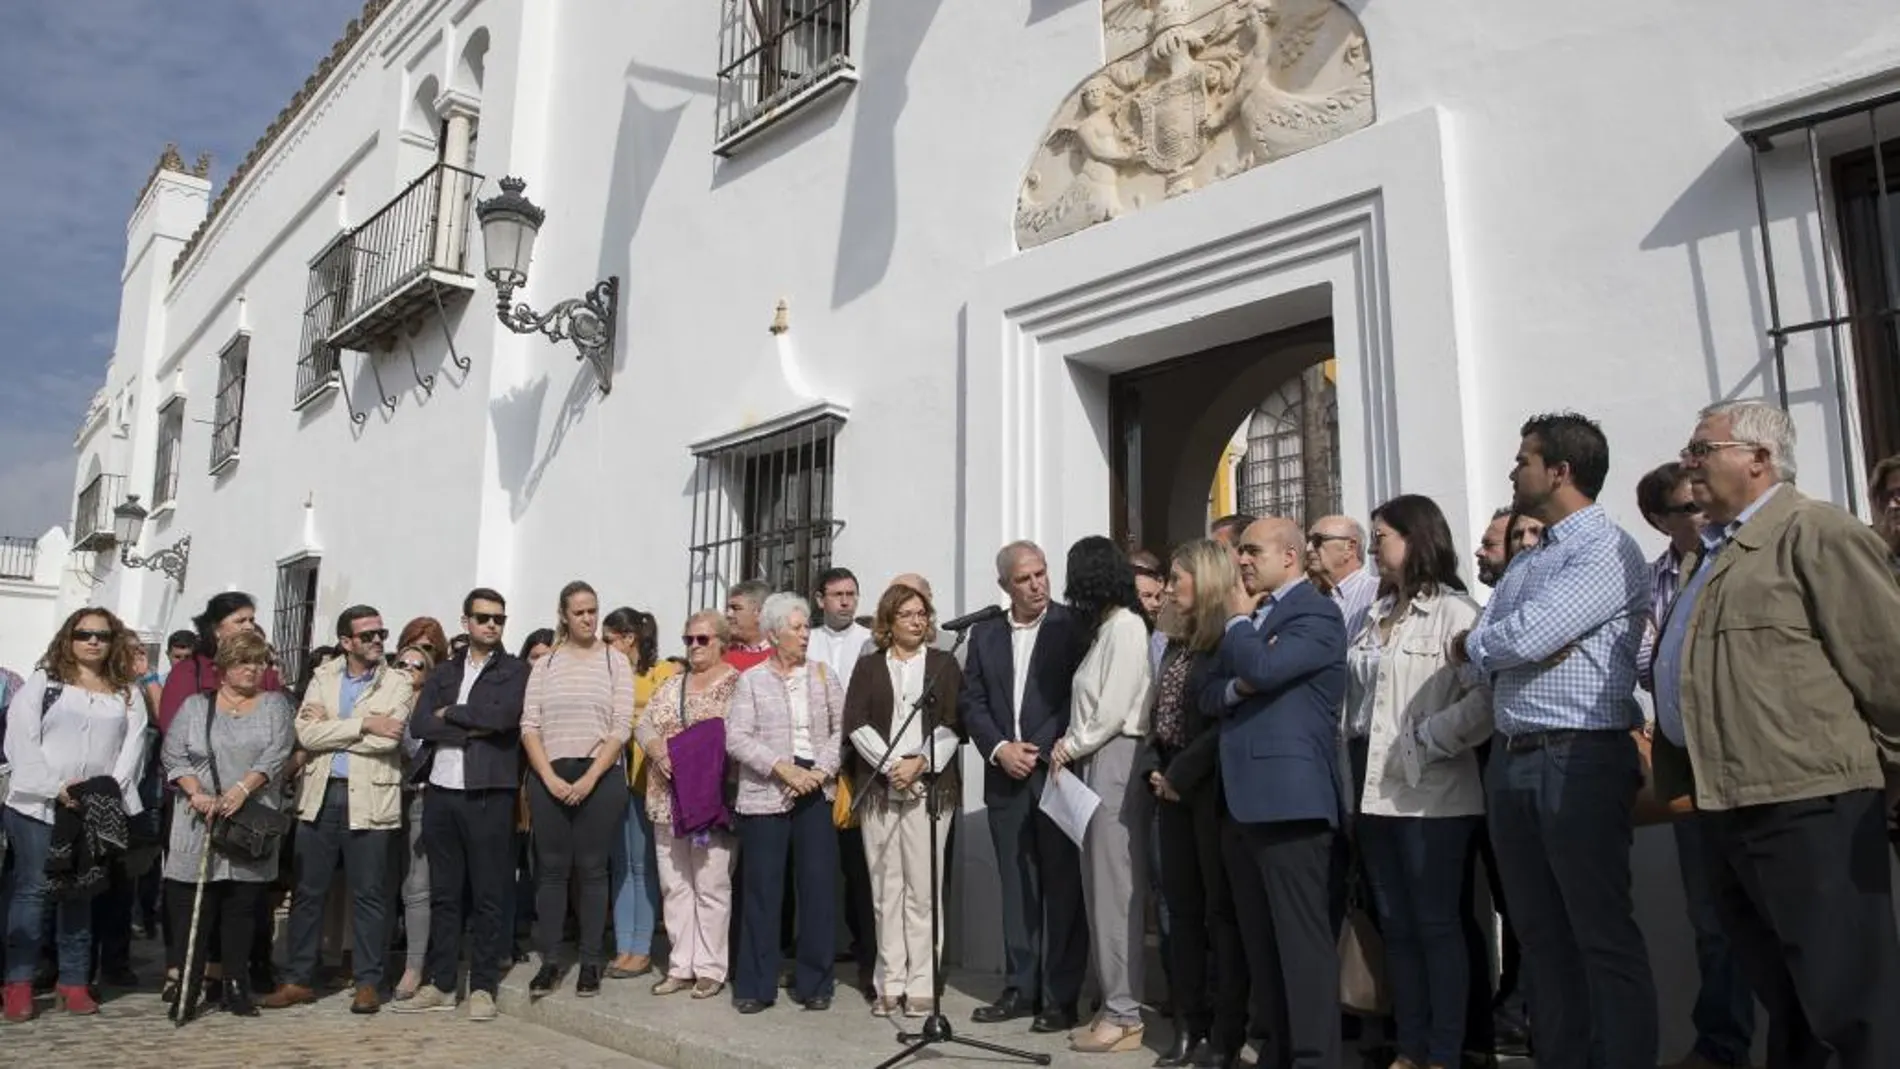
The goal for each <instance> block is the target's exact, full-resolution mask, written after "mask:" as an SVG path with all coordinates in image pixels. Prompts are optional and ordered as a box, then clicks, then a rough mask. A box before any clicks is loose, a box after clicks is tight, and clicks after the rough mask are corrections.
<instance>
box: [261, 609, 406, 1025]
mask: <svg viewBox="0 0 1900 1069" xmlns="http://www.w3.org/2000/svg"><path fill="white" fill-rule="evenodd" d="M336 632H337V641H338V644H339V645H341V646H342V648H343V656H341V657H338V658H336V659H334V660H332V661H330V662H329V663H328V664H325V665H324V666H323V667H321V668H319V669H317V671H316V674H315V675H314V676H312V677H311V680H310V687H309V689H308V690H307V691H305V693H304V702H303V708H302V709H300V710H298V712H297V745H298V746H300V747H302V748H303V749H304V750H306V751H308V752H309V754H310V759H309V761H307V762H306V763H305V764H304V766H303V772H302V781H301V782H300V783H299V784H298V790H297V819H298V826H297V847H296V849H297V893H296V897H295V898H294V899H293V900H292V902H291V907H290V948H289V954H288V958H289V969H288V971H287V973H286V976H287V979H288V982H287V983H285V984H284V986H282V987H280V988H278V989H277V990H276V991H275V992H273V993H272V994H271V995H270V996H268V997H267V998H265V999H264V1001H263V1003H262V1005H263V1006H264V1008H265V1009H283V1008H286V1007H289V1006H296V1005H301V1004H302V1003H306V1002H314V1001H316V992H315V991H314V990H313V989H312V981H313V980H314V978H315V974H316V969H317V952H318V941H319V938H320V936H321V932H322V927H323V905H324V897H325V895H326V894H327V893H328V892H329V889H330V878H331V875H332V874H333V873H334V872H335V871H336V866H337V862H338V861H339V860H341V861H342V863H343V874H344V878H345V880H346V881H347V882H348V884H349V889H350V901H351V905H352V907H353V911H354V912H353V917H352V927H353V928H354V931H355V936H356V948H355V968H356V985H357V986H356V998H355V1000H354V1001H353V1002H352V1003H351V1005H350V1012H352V1013H375V1012H376V1011H377V1010H378V1009H379V1008H380V1007H381V1004H382V999H381V996H380V995H379V994H378V990H377V989H378V988H379V987H380V986H381V984H382V979H383V959H384V957H385V952H386V951H387V949H388V940H389V924H388V921H389V900H390V897H391V896H390V879H391V873H390V862H391V859H392V857H393V852H392V850H391V843H392V841H393V837H394V836H396V835H397V834H399V833H400V829H401V826H402V751H401V744H400V740H401V739H402V729H403V721H404V720H405V719H407V718H408V716H409V710H410V709H411V708H412V707H413V706H414V704H415V693H414V691H413V690H412V689H411V687H410V683H409V677H408V676H407V675H406V674H404V673H402V672H398V671H393V670H391V669H390V668H389V667H388V666H386V665H385V664H384V663H383V642H384V640H386V639H387V638H388V637H389V629H388V628H387V627H385V626H384V625H383V619H382V615H381V614H380V613H378V612H377V611H376V610H375V609H373V608H370V607H369V606H367V605H357V606H354V607H352V608H349V609H345V610H344V611H343V614H342V615H341V616H339V617H338V618H337V625H336Z"/></svg>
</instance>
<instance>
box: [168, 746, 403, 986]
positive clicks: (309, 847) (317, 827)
mask: <svg viewBox="0 0 1900 1069" xmlns="http://www.w3.org/2000/svg"><path fill="white" fill-rule="evenodd" d="M397 834H398V833H397V832H396V831H395V830H394V829H377V830H374V831H370V830H364V831H352V830H350V786H349V784H348V783H347V782H345V781H344V780H341V779H333V780H331V781H330V784H329V786H328V787H326V788H325V789H324V792H323V808H322V809H320V810H319V811H318V812H317V819H316V820H314V821H301V822H299V823H298V825H297V894H296V897H295V898H294V899H292V901H291V903H290V964H289V971H288V974H287V975H286V977H285V979H287V980H288V981H289V982H290V983H293V984H297V985H299V986H301V987H310V986H311V985H312V983H313V982H314V981H315V979H316V975H317V957H318V954H319V951H320V950H321V949H322V948H321V946H320V944H321V942H322V939H323V905H324V899H325V898H327V897H328V896H329V893H330V879H331V877H332V876H334V875H335V874H336V866H337V862H338V861H341V862H342V863H343V875H344V879H345V883H346V885H347V886H348V887H349V890H350V907H351V913H350V925H351V928H352V929H353V931H354V933H355V937H356V938H355V956H354V957H353V958H352V959H351V961H352V968H353V969H355V971H356V983H357V986H359V987H365V986H366V987H381V986H382V982H383V965H384V960H383V959H384V958H386V957H387V956H388V950H389V872H390V867H389V861H390V846H389V844H390V842H391V840H393V839H394V838H395V837H396V835H397ZM259 886H262V885H261V884H260V885H259ZM167 897H169V894H168V895H167ZM245 920H246V923H247V924H248V923H251V921H252V919H251V918H248V917H247V918H245ZM246 931H249V929H248V928H247V929H246ZM224 938H225V939H227V940H228V939H229V938H230V934H229V933H228V932H226V933H225V934H224ZM225 945H226V946H229V945H230V944H229V943H228V942H227V943H226V944H225ZM224 960H225V961H226V962H227V963H228V962H237V961H243V960H245V959H244V958H243V957H236V958H233V957H226V958H225V959H224ZM227 974H231V973H230V970H227Z"/></svg>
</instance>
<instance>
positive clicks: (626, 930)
mask: <svg viewBox="0 0 1900 1069" xmlns="http://www.w3.org/2000/svg"><path fill="white" fill-rule="evenodd" d="M600 630H601V633H602V634H604V635H605V636H606V637H607V643H608V645H611V646H612V647H613V648H614V649H616V650H618V651H620V652H621V653H622V654H624V655H625V656H626V658H627V660H629V661H631V662H632V663H633V670H634V676H633V723H634V726H635V727H636V728H638V727H639V724H640V717H641V715H642V714H644V713H645V712H646V707H647V701H648V699H650V698H652V697H653V692H654V691H656V690H658V689H659V686H660V684H661V682H663V681H664V680H666V679H667V678H668V677H670V676H672V675H673V673H674V672H676V671H678V667H677V666H676V665H674V664H673V662H671V661H662V660H660V627H659V622H658V621H656V620H655V619H654V618H653V614H652V613H648V612H641V611H640V610H639V609H627V608H620V609H615V610H614V611H612V612H610V613H608V614H607V618H606V619H605V620H603V621H601V625H600ZM627 750H628V753H627V789H628V790H629V791H631V792H632V793H633V797H632V798H631V799H630V801H631V802H632V804H631V805H629V806H627V815H626V817H625V818H624V819H623V820H622V821H621V823H620V836H619V837H618V838H617V839H615V840H614V852H613V860H612V862H611V863H610V865H611V867H610V868H609V870H608V871H609V872H611V873H612V874H613V904H614V951H615V955H616V956H615V957H614V960H613V963H612V964H611V965H609V966H607V977H608V978H609V979H613V980H625V979H629V978H631V977H635V976H644V975H646V974H647V973H649V972H651V971H652V970H653V929H654V927H655V926H656V924H657V923H658V920H659V913H660V869H659V862H658V860H657V859H656V858H655V857H654V854H653V821H652V819H651V818H650V817H648V816H647V807H646V804H645V802H646V766H645V762H644V758H645V757H646V754H645V753H644V752H643V751H642V750H641V749H640V747H639V744H638V743H634V742H629V743H628V746H627Z"/></svg>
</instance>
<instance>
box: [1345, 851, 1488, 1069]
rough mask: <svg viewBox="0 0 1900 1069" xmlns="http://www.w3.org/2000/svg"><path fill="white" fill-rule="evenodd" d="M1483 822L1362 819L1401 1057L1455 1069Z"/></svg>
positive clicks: (1366, 862)
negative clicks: (1471, 889)
mask: <svg viewBox="0 0 1900 1069" xmlns="http://www.w3.org/2000/svg"><path fill="white" fill-rule="evenodd" d="M1477 827H1478V818H1477V817H1475V816H1474V817H1382V816H1372V815H1362V816H1360V818H1359V856H1360V858H1361V861H1362V863H1363V864H1364V865H1365V873H1366V880H1367V882H1368V883H1370V884H1371V885H1372V902H1373V905H1374V907H1375V908H1376V909H1377V910H1378V913H1379V931H1380V933H1381V934H1382V935H1383V936H1384V937H1385V969H1386V977H1387V979H1388V980H1389V981H1390V982H1391V985H1392V1018H1393V1021H1394V1023H1395V1024H1396V1025H1397V1027H1398V1052H1399V1053H1400V1054H1403V1055H1404V1056H1406V1057H1407V1058H1410V1059H1411V1060H1412V1061H1413V1062H1414V1063H1416V1064H1418V1065H1425V1064H1427V1063H1430V1064H1433V1065H1457V1064H1458V1062H1459V1059H1460V1058H1461V1057H1462V1056H1463V1051H1464V1033H1465V989H1466V986H1467V985H1468V984H1469V983H1470V982H1471V963H1470V960H1469V956H1468V955H1467V954H1466V952H1465V932H1464V917H1463V912H1462V910H1461V909H1460V908H1459V902H1460V898H1461V896H1460V892H1461V891H1462V890H1463V887H1464V873H1465V865H1466V862H1467V859H1468V858H1469V856H1470V853H1471V840H1472V835H1473V833H1474V832H1475V831H1476V830H1477Z"/></svg>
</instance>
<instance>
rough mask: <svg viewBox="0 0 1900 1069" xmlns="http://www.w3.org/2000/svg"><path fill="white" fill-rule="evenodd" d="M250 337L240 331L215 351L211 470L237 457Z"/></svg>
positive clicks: (242, 420) (249, 359)
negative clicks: (215, 373) (216, 373)
mask: <svg viewBox="0 0 1900 1069" xmlns="http://www.w3.org/2000/svg"><path fill="white" fill-rule="evenodd" d="M250 363H251V336H250V335H249V334H243V333H240V334H239V335H238V336H237V337H235V338H233V339H231V344H229V345H227V346H225V347H224V351H223V352H221V353H219V354H218V399H217V406H216V409H215V414H214V416H213V417H212V421H211V473H212V474H213V475H216V474H217V473H218V472H221V471H223V470H224V469H225V467H226V466H228V465H230V464H232V463H234V462H236V460H237V458H238V441H239V439H240V438H241V437H242V434H243V431H244V378H245V374H246V372H247V371H248V370H249V369H250Z"/></svg>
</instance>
